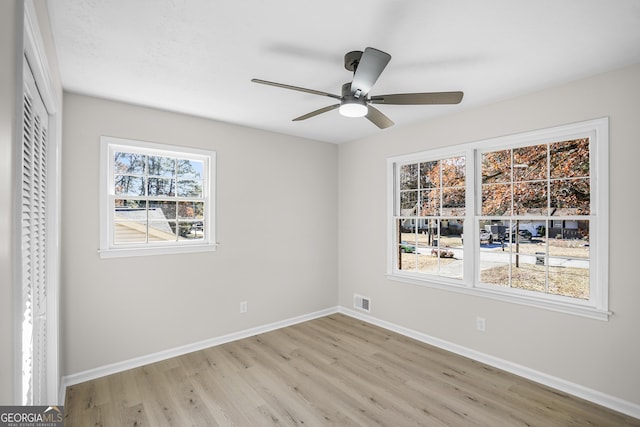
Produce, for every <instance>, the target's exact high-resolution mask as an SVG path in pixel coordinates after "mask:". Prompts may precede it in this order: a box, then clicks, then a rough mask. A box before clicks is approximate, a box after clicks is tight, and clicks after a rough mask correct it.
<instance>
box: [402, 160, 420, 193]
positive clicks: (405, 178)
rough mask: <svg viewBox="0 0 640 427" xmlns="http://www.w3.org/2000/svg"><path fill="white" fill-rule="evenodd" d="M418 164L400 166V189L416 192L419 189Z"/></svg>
mask: <svg viewBox="0 0 640 427" xmlns="http://www.w3.org/2000/svg"><path fill="white" fill-rule="evenodd" d="M418 173H419V172H418V164H417V163H414V164H411V165H402V166H400V189H401V190H415V189H417V188H418Z"/></svg>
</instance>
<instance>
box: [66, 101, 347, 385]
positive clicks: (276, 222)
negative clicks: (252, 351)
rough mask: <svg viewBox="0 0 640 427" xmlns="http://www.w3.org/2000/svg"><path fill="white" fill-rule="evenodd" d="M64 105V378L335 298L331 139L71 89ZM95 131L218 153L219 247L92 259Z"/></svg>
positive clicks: (279, 317) (333, 148)
mask: <svg viewBox="0 0 640 427" xmlns="http://www.w3.org/2000/svg"><path fill="white" fill-rule="evenodd" d="M64 112H65V120H64V125H63V129H64V148H63V153H62V159H63V161H62V170H63V180H62V188H63V201H62V205H63V211H62V221H63V223H62V228H63V239H62V248H63V249H62V263H63V265H62V275H63V295H64V296H63V307H62V311H63V323H62V325H63V327H62V330H63V349H64V354H65V364H64V368H63V372H64V374H65V375H69V374H74V373H78V372H82V371H85V370H88V369H93V368H97V367H102V366H104V365H107V364H110V363H115V362H122V361H126V360H128V359H131V358H134V357H138V356H146V355H149V354H151V353H154V352H158V351H161V350H167V349H172V348H175V347H178V346H181V345H186V344H192V343H195V342H198V341H201V340H206V339H209V338H214V337H218V336H221V335H224V334H228V333H232V332H237V331H242V330H245V329H248V328H251V327H256V326H260V325H264V324H267V323H270V322H275V321H279V320H284V319H288V318H291V317H295V316H299V315H303V314H308V313H311V312H314V311H317V310H322V309H326V308H329V307H333V306H335V305H336V303H337V300H338V296H337V280H338V279H337V260H338V258H337V253H336V248H337V246H338V243H337V218H338V207H337V182H338V181H337V176H338V173H337V164H338V162H337V155H338V148H337V146H336V145H333V144H327V143H320V142H314V141H309V140H302V139H300V138H294V137H289V136H284V135H280V134H275V133H269V132H264V131H259V130H253V129H249V128H243V127H238V126H233V125H229V124H224V123H219V122H215V121H211V120H205V119H199V118H194V117H189V116H183V115H179V114H173V113H168V112H163V111H159V110H153V109H147V108H141V107H136V106H132V105H127V104H121V103H115V102H110V101H105V100H100V99H96V98H90V97H85V96H80V95H74V94H65V101H64ZM101 135H109V136H116V137H123V138H131V139H139V140H145V141H152V142H160V143H167V144H174V145H185V146H191V147H197V148H207V149H212V150H215V151H216V152H217V176H218V184H217V191H218V197H217V202H218V209H217V225H218V226H217V231H218V236H217V240H218V241H219V242H220V246H219V247H218V250H217V251H216V252H213V253H202V254H183V255H167V256H147V257H134V258H119V259H100V258H99V256H98V253H97V249H98V245H99V212H98V203H99V188H98V182H99V174H98V169H99V138H100V136H101ZM241 301H248V307H249V311H248V313H246V314H240V313H239V304H240V302H241Z"/></svg>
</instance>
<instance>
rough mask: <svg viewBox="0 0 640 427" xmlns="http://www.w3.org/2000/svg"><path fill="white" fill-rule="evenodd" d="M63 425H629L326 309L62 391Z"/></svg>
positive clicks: (583, 403)
mask: <svg viewBox="0 0 640 427" xmlns="http://www.w3.org/2000/svg"><path fill="white" fill-rule="evenodd" d="M65 417H66V419H65V426H66V427H74V426H82V427H88V426H115V427H121V426H180V427H182V426H218V425H219V426H241V427H245V426H272V425H273V426H280V425H283V426H325V425H334V426H367V427H368V426H390V427H399V426H469V425H474V426H475V425H480V426H492V427H493V426H543V427H550V426H563V427H564V426H640V420H637V419H634V418H630V417H627V416H625V415H623V414H619V413H616V412H614V411H611V410H609V409H606V408H603V407H600V406H597V405H594V404H592V403H589V402H586V401H584V400H581V399H578V398H575V397H571V396H568V395H566V394H564V393H561V392H558V391H555V390H553V389H550V388H547V387H545V386H542V385H539V384H536V383H533V382H531V381H528V380H526V379H523V378H520V377H517V376H515V375H512V374H508V373H505V372H503V371H501V370H498V369H495V368H492V367H490V366H487V365H484V364H481V363H478V362H474V361H472V360H470V359H467V358H464V357H461V356H457V355H455V354H452V353H449V352H446V351H444V350H441V349H438V348H435V347H432V346H429V345H427V344H424V343H421V342H418V341H415V340H413V339H410V338H407V337H404V336H402V335H399V334H396V333H394V332H390V331H387V330H385V329H382V328H379V327H376V326H374V325H371V324H368V323H365V322H362V321H359V320H356V319H353V318H351V317H347V316H344V315H340V314H335V315H331V316H327V317H323V318H320V319H316V320H312V321H309V322H305V323H301V324H298V325H294V326H290V327H286V328H283V329H280V330H276V331H273V332H268V333H264V334H260V335H256V336H254V337H250V338H246V339H243V340H239V341H235V342H232V343H228V344H223V345H220V346H216V347H211V348H208V349H206V350H202V351H197V352H194V353H190V354H187V355H184V356H180V357H176V358H172V359H169V360H166V361H163V362H158V363H154V364H151V365H147V366H144V367H140V368H136V369H132V370H130V371H126V372H122V373H118V374H114V375H110V376H107V377H104V378H99V379H96V380H93V381H88V382H85V383H82V384H78V385H74V386H71V387H69V388H68V389H67V394H66V403H65Z"/></svg>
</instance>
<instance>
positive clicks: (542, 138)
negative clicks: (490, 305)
mask: <svg viewBox="0 0 640 427" xmlns="http://www.w3.org/2000/svg"><path fill="white" fill-rule="evenodd" d="M585 135H589V138H590V140H591V141H592V142H591V150H592V152H591V156H590V162H591V173H590V179H591V186H592V200H591V206H592V212H591V213H590V215H589V217H588V218H589V224H590V227H591V229H590V241H591V245H590V247H591V248H592V249H591V257H590V259H589V269H590V278H591V280H590V286H591V292H590V298H589V300H581V299H577V298H570V297H564V296H559V295H550V294H544V293H538V292H534V291H523V290H510V289H502V288H500V289H498V288H497V287H496V288H493V287H492V288H489V285H486V284H482V283H481V282H480V281H479V278H478V277H476V275H477V269H478V266H479V263H480V259H479V252H478V251H477V250H476V248H478V247H479V242H478V230H477V227H476V226H477V221H478V219H481V218H482V215H480V212H474V210H479V208H480V202H479V200H476V198H477V197H480V191H479V190H478V186H479V182H480V181H481V179H480V170H479V167H477V165H476V163H477V161H478V159H477V157H478V154H479V153H482V152H485V151H491V150H495V149H498V148H503V147H515V146H525V145H531V144H542V143H551V142H554V141H558V140H560V139H562V140H565V139H566V140H569V139H574V138H581V137H584V136H585ZM457 156H466V159H467V160H466V167H467V177H468V179H467V180H466V202H467V203H466V204H467V207H466V212H465V216H464V234H465V235H466V236H471V239H465V242H467V241H468V242H469V243H468V244H465V245H464V246H463V258H464V265H463V268H464V278H463V279H450V278H446V277H442V276H437V275H428V274H423V273H419V272H410V271H403V270H399V269H398V268H397V264H398V258H397V256H398V255H397V254H398V250H397V247H396V237H397V236H396V230H395V218H397V217H399V216H400V215H399V214H400V212H399V211H398V203H399V201H398V200H397V193H399V191H398V188H399V183H398V175H399V174H398V170H397V166H398V165H401V164H409V163H419V162H422V161H433V160H439V159H442V158H448V157H457ZM608 190H609V118H608V117H602V118H598V119H592V120H586V121H582V122H578V123H571V124H566V125H561V126H556V127H550V128H546V129H539V130H533V131H528V132H522V133H518V134H514V135H507V136H500V137H496V138H489V139H484V140H480V141H475V142H469V143H464V144H460V145H456V146H453V147H443V148H437V149H434V150H426V151H422V152H417V153H411V154H404V155H400V156H394V157H389V158H387V278H388V279H389V280H394V281H398V282H405V283H411V284H415V285H419V286H426V287H432V288H437V289H443V290H450V291H454V292H459V293H465V294H469V295H474V296H479V297H486V298H491V299H494V300H499V301H505V302H510V303H516V304H522V305H527V306H531V307H536V308H542V309H547V310H552V311H557V312H561V313H565V314H572V315H578V316H583V317H588V318H591V319H597V320H601V321H607V320H609V316H611V315H612V314H613V313H612V312H611V311H609V310H608V308H609V305H608V304H609V301H608V289H609V286H608V281H609V270H608V264H609V235H608V233H609V223H608V222H609V215H608V214H609V212H608V206H609V191H608ZM545 219H547V217H545Z"/></svg>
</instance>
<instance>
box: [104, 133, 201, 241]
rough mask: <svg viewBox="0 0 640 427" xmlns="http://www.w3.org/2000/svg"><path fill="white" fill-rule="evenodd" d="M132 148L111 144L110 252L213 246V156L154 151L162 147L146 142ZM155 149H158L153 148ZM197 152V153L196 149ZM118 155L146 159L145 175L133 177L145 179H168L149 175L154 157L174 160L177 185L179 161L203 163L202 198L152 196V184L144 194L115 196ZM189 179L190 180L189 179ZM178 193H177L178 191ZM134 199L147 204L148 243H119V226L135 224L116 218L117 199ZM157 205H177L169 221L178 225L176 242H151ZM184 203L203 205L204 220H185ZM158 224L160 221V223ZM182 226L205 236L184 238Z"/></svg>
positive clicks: (145, 188)
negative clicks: (181, 212)
mask: <svg viewBox="0 0 640 427" xmlns="http://www.w3.org/2000/svg"><path fill="white" fill-rule="evenodd" d="M129 142H131V144H132V145H128V144H122V143H115V142H114V143H109V144H108V183H107V185H108V191H107V194H108V206H109V212H108V218H109V232H108V238H109V245H108V247H109V248H110V249H120V248H122V249H124V248H134V249H135V248H153V247H171V246H175V247H177V246H188V245H202V244H208V245H209V244H211V237H212V236H211V233H210V232H208V231H207V230H209V228H210V227H211V226H212V224H211V221H210V220H209V218H210V217H211V215H210V214H211V213H210V212H208V211H209V209H210V206H211V201H210V194H211V193H210V192H211V190H212V189H210V188H208V183H209V182H210V181H211V180H210V174H211V173H212V172H211V167H212V165H211V163H210V162H211V161H212V160H213V159H212V158H211V155H209V154H199V153H195V152H193V153H191V152H190V151H191V150H192V149H189V148H186V147H185V148H184V151H182V152H181V151H178V150H180V149H182V148H183V147H176V148H177V149H176V150H175V151H174V150H167V149H163V148H154V147H155V146H160V144H152V143H144V142H140V141H129ZM140 145H145V147H141V146H140ZM152 146H154V147H152ZM194 151H195V150H194ZM117 152H120V153H128V154H138V155H141V156H143V157H144V158H145V161H144V168H143V171H142V172H141V173H134V174H130V175H131V176H136V177H143V178H148V177H151V178H156V177H160V178H164V177H165V176H164V175H160V174H149V162H148V159H149V158H150V157H154V156H155V157H164V158H170V159H173V160H174V177H176V182H178V181H179V179H178V178H177V167H178V162H179V161H180V160H187V161H190V162H197V163H201V164H202V176H201V178H199V179H198V180H199V181H201V182H202V191H201V197H185V196H178V195H177V194H175V195H173V196H168V195H149V194H148V193H149V191H148V189H149V185H148V183H146V185H143V188H144V195H124V194H115V176H116V174H115V154H116V153H117ZM119 175H127V174H119ZM188 179H189V178H188V177H187V178H186V180H188ZM174 193H175V192H174ZM124 199H126V200H132V201H135V200H137V201H145V202H146V209H145V212H146V216H145V229H146V233H145V238H144V242H130V243H127V242H120V243H118V242H116V225H117V224H123V223H127V222H132V221H130V220H126V219H118V218H116V217H115V216H116V215H115V209H116V200H124ZM153 202H171V203H175V204H176V215H175V216H174V217H173V218H171V219H166V221H167V222H172V221H173V222H175V224H174V227H175V228H174V234H175V236H176V238H175V240H154V239H150V233H149V228H150V227H149V226H150V224H153V223H154V221H153V220H152V219H150V218H149V210H150V204H151V203H153ZM180 202H200V203H202V204H203V217H202V218H194V219H183V218H178V203H180ZM156 222H157V221H156ZM180 223H183V224H192V225H191V227H192V228H193V226H194V225H196V226H197V228H199V229H200V230H201V233H202V236H201V237H200V238H193V239H184V238H180V234H179V233H178V232H177V231H178V230H179V225H180ZM195 233H196V234H195V235H196V236H197V230H196V231H195Z"/></svg>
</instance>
